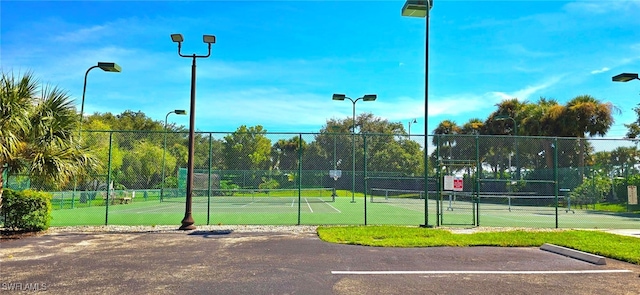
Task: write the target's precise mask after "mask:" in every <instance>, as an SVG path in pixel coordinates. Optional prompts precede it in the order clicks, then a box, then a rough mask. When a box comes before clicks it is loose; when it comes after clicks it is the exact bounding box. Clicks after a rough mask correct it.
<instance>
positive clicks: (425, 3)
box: [402, 0, 433, 17]
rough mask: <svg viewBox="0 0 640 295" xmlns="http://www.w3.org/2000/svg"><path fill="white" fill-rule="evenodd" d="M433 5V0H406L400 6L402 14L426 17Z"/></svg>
mask: <svg viewBox="0 0 640 295" xmlns="http://www.w3.org/2000/svg"><path fill="white" fill-rule="evenodd" d="M432 7H433V0H407V2H405V3H404V6H402V16H411V17H426V16H427V10H431V8H432Z"/></svg>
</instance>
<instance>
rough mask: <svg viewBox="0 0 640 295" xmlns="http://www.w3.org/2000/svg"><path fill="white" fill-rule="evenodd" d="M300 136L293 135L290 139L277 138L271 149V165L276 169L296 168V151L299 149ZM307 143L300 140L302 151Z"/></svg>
mask: <svg viewBox="0 0 640 295" xmlns="http://www.w3.org/2000/svg"><path fill="white" fill-rule="evenodd" d="M299 146H300V137H299V136H293V137H291V138H290V139H287V140H285V139H280V140H278V141H277V142H276V143H275V144H274V145H273V147H272V149H271V151H272V152H271V159H273V165H271V167H272V168H273V169H276V170H296V169H298V163H299V161H298V151H299V150H300V148H299ZM306 146H307V143H306V142H305V141H304V139H303V140H302V151H303V152H304V151H305V148H306Z"/></svg>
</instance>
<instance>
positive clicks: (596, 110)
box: [563, 95, 617, 175]
mask: <svg viewBox="0 0 640 295" xmlns="http://www.w3.org/2000/svg"><path fill="white" fill-rule="evenodd" d="M616 110H617V109H615V107H614V106H613V104H611V103H603V102H600V101H599V100H597V99H596V98H594V97H593V96H590V95H580V96H577V97H575V98H574V99H572V100H570V101H569V102H567V105H566V112H565V120H563V121H564V124H563V126H564V128H563V129H564V130H563V133H564V134H565V136H575V137H578V138H579V139H578V144H579V146H580V155H581V156H580V157H579V161H580V165H579V167H580V175H582V174H583V167H584V156H585V154H586V153H585V152H586V149H585V147H586V145H585V142H586V141H585V140H583V138H584V137H585V135H586V134H589V136H596V135H598V136H604V135H606V134H607V131H609V128H611V125H613V116H612V112H614V111H616ZM581 143H582V144H581Z"/></svg>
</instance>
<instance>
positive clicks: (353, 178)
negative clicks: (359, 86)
mask: <svg viewBox="0 0 640 295" xmlns="http://www.w3.org/2000/svg"><path fill="white" fill-rule="evenodd" d="M376 98H378V96H377V95H376V94H366V95H365V96H363V97H360V98H357V99H355V100H354V99H351V98H350V97H347V96H346V95H344V94H334V95H333V97H332V99H333V100H340V101H344V100H345V99H348V100H350V101H351V103H352V104H353V126H352V128H351V136H352V142H353V148H352V150H351V166H352V168H353V169H352V171H351V203H355V202H356V102H358V101H359V100H363V101H374V100H376Z"/></svg>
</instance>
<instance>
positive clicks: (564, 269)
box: [0, 230, 640, 295]
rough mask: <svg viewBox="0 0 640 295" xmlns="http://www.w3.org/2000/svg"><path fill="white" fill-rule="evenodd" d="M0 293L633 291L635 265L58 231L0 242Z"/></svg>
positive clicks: (303, 241) (262, 239)
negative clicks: (20, 291)
mask: <svg viewBox="0 0 640 295" xmlns="http://www.w3.org/2000/svg"><path fill="white" fill-rule="evenodd" d="M0 264H1V268H0V278H1V279H0V284H1V285H0V286H1V288H2V292H3V293H5V292H6V293H7V294H10V293H11V292H15V293H17V292H18V290H22V291H30V292H31V291H34V290H35V291H45V292H50V293H51V294H72V293H73V294H404V295H406V294H638V292H639V290H640V266H639V265H633V264H628V263H623V262H620V261H616V260H612V259H607V264H606V265H602V266H599V265H593V264H590V263H587V262H583V261H580V260H576V259H572V258H568V257H564V256H560V255H558V254H554V253H551V252H547V251H543V250H540V249H539V248H496V247H473V248H453V247H442V248H374V247H363V246H352V245H338V244H330V243H326V242H323V241H321V240H320V239H318V237H317V236H316V235H315V234H314V233H312V232H301V233H292V232H237V231H233V230H200V231H193V232H182V231H157V232H153V231H151V232H129V233H100V232H97V233H87V232H59V233H51V234H47V235H43V236H37V237H30V238H25V239H20V240H15V241H5V242H3V243H1V244H0Z"/></svg>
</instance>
